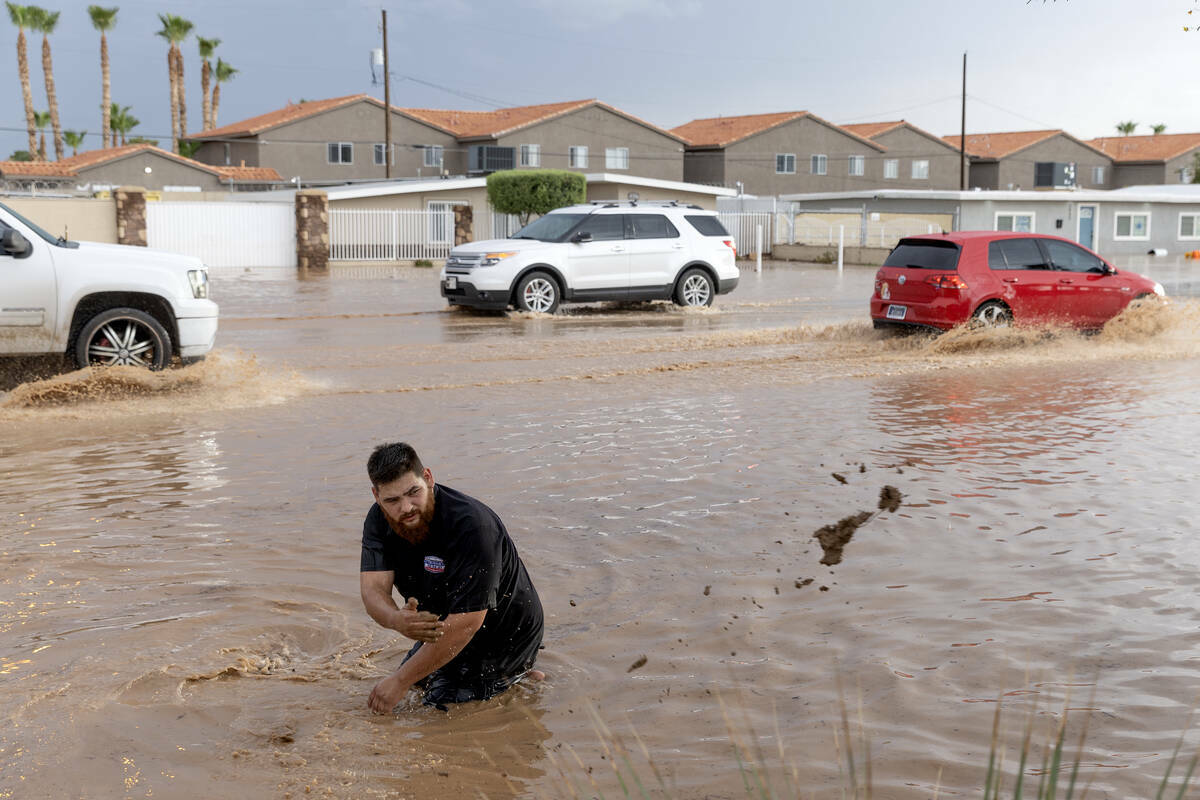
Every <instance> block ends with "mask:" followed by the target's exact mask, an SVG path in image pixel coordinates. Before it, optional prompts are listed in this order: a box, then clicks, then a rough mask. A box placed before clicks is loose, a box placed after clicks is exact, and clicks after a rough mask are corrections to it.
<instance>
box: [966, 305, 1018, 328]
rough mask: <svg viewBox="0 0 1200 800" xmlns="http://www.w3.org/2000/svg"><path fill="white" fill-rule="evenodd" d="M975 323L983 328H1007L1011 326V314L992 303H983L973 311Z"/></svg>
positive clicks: (1001, 306) (1002, 307)
mask: <svg viewBox="0 0 1200 800" xmlns="http://www.w3.org/2000/svg"><path fill="white" fill-rule="evenodd" d="M975 321H976V322H978V323H979V324H980V325H982V326H983V327H985V328H1007V327H1009V326H1010V325H1012V312H1011V311H1009V310H1008V309H1007V308H1005V307H1004V306H1003V305H1002V304H1000V303H997V302H994V301H993V302H990V303H984V304H983V305H981V306H980V307H979V308H978V309H977V310H976V311H975Z"/></svg>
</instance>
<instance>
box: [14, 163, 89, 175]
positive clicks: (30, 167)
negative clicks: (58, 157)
mask: <svg viewBox="0 0 1200 800" xmlns="http://www.w3.org/2000/svg"><path fill="white" fill-rule="evenodd" d="M0 175H32V176H34V177H46V178H50V177H54V178H71V177H74V175H75V170H73V169H71V168H70V167H68V166H65V165H64V164H63V163H62V162H61V161H0Z"/></svg>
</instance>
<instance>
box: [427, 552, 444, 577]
mask: <svg viewBox="0 0 1200 800" xmlns="http://www.w3.org/2000/svg"><path fill="white" fill-rule="evenodd" d="M425 571H426V572H432V573H433V574H434V575H440V574H441V573H443V572H445V571H446V562H445V561H442V559H440V558H438V557H437V556H425Z"/></svg>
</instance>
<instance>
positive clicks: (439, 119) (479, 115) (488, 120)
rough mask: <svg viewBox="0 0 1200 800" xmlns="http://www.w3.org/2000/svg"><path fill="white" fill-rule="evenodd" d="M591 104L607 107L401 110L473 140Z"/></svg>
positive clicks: (572, 104) (569, 105)
mask: <svg viewBox="0 0 1200 800" xmlns="http://www.w3.org/2000/svg"><path fill="white" fill-rule="evenodd" d="M592 105H601V106H602V105H604V104H603V103H599V102H597V101H596V100H571V101H568V102H566V103H544V104H542V105H537V106H515V107H513V108H498V109H496V110H495V111H453V110H450V109H438V108H402V109H399V110H400V111H403V112H405V113H406V114H408V115H409V116H412V117H416V118H417V119H420V120H423V121H425V122H428V123H430V124H431V125H436V126H438V127H439V128H444V129H446V130H448V131H450V132H451V133H453V134H454V135H455V136H457V137H458V138H460V139H472V138H477V137H495V136H503V135H504V134H507V133H512V132H513V131H515V130H519V129H521V128H526V127H528V126H530V125H533V124H534V123H537V122H545V121H546V120H548V119H553V118H554V117H558V116H561V115H563V114H567V113H570V112H572V111H578V110H579V109H581V108H586V107H587V106H592ZM606 107H608V106H606ZM614 110H615V109H614Z"/></svg>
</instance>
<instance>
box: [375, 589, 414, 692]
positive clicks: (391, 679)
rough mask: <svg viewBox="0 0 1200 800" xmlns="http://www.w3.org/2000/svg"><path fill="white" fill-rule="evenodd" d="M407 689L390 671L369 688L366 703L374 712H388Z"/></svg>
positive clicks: (401, 680) (402, 681) (395, 674)
mask: <svg viewBox="0 0 1200 800" xmlns="http://www.w3.org/2000/svg"><path fill="white" fill-rule="evenodd" d="M411 602H416V601H415V600H414V601H411ZM407 691H408V685H407V684H405V682H404V680H403V679H402V678H400V676H399V674H398V673H392V674H391V675H388V676H387V677H386V678H384V679H383V680H381V681H380V682H379V683H377V684H375V688H374V689H372V690H371V697H370V699H369V700H367V705H368V706H370V707H371V711H372V712H373V713H375V714H390V713H391V712H392V709H393V708H395V707H396V704H397V703H399V702H400V698H402V697H404V693H405V692H407Z"/></svg>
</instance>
